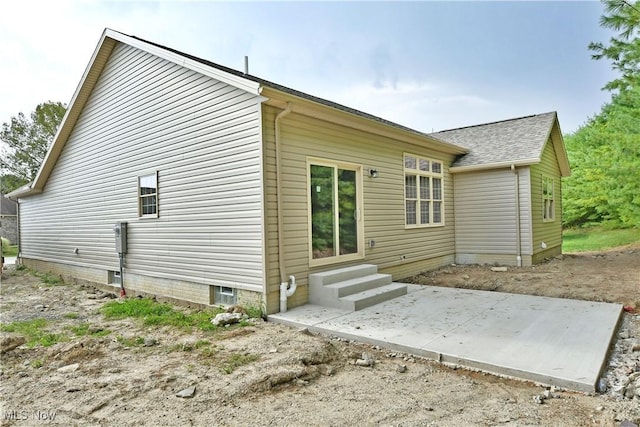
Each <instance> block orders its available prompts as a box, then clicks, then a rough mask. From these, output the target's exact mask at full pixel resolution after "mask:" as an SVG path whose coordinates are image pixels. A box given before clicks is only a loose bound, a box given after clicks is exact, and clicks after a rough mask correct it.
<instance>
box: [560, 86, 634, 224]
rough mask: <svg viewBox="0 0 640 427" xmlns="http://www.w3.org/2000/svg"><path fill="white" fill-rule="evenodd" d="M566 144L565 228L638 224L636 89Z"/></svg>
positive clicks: (614, 100)
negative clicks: (569, 170)
mask: <svg viewBox="0 0 640 427" xmlns="http://www.w3.org/2000/svg"><path fill="white" fill-rule="evenodd" d="M565 142H566V145H567V154H568V155H569V162H570V163H571V169H572V174H571V176H570V177H569V178H566V179H565V180H564V181H563V182H564V189H563V194H562V196H563V222H564V224H565V225H567V226H580V225H589V224H594V223H600V224H606V225H608V226H611V227H634V226H638V225H640V86H637V87H634V88H632V89H625V90H623V91H621V92H620V93H619V94H616V95H614V96H613V98H612V100H611V102H610V103H608V104H606V105H605V106H604V107H603V108H602V111H601V112H600V113H599V114H598V115H596V116H595V117H594V118H592V119H591V120H589V121H588V122H587V123H586V124H585V125H584V126H582V127H581V128H580V129H578V130H577V131H576V132H575V133H573V134H572V135H567V136H566V137H565Z"/></svg>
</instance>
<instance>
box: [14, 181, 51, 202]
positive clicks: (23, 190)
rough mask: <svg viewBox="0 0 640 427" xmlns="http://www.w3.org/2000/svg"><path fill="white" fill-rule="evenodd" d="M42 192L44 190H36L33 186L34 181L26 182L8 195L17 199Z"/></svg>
mask: <svg viewBox="0 0 640 427" xmlns="http://www.w3.org/2000/svg"><path fill="white" fill-rule="evenodd" d="M39 193H42V190H36V189H34V188H33V187H32V183H29V184H25V185H23V186H22V187H19V188H16V189H15V190H13V191H12V192H11V193H9V194H6V196H7V197H8V198H9V199H11V200H17V199H18V198H20V197H26V196H31V195H34V194H39Z"/></svg>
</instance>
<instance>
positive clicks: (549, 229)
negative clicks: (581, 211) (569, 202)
mask: <svg viewBox="0 0 640 427" xmlns="http://www.w3.org/2000/svg"><path fill="white" fill-rule="evenodd" d="M543 176H548V177H551V178H553V183H554V201H555V219H554V220H553V221H543V217H542V213H543V202H542V177H543ZM531 215H532V221H531V224H532V228H533V236H534V238H533V254H534V259H535V260H541V258H543V257H544V256H545V254H549V255H552V254H559V253H560V252H561V247H562V186H561V182H560V167H559V166H558V160H557V157H556V154H555V151H554V150H553V144H552V143H551V140H549V141H547V143H546V145H545V147H544V150H543V152H542V161H541V162H540V163H539V164H537V165H533V166H532V167H531ZM542 242H544V243H545V244H546V246H547V247H546V248H543V247H542Z"/></svg>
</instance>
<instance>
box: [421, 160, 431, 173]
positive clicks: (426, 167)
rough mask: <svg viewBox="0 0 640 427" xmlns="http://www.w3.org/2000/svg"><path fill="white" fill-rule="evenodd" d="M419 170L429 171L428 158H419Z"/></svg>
mask: <svg viewBox="0 0 640 427" xmlns="http://www.w3.org/2000/svg"><path fill="white" fill-rule="evenodd" d="M420 170H421V171H423V172H429V160H426V159H420Z"/></svg>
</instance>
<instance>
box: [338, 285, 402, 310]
mask: <svg viewBox="0 0 640 427" xmlns="http://www.w3.org/2000/svg"><path fill="white" fill-rule="evenodd" d="M406 294H407V285H405V284H404V283H391V284H389V285H384V286H379V287H377V288H373V289H369V290H366V291H363V292H358V293H356V294H351V295H348V296H346V297H342V298H340V302H341V304H342V306H343V307H345V308H346V309H348V310H352V311H357V310H362V309H363V308H367V307H371V306H372V305H375V304H379V303H381V302H384V301H388V300H390V299H393V298H396V297H399V296H402V295H406Z"/></svg>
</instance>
